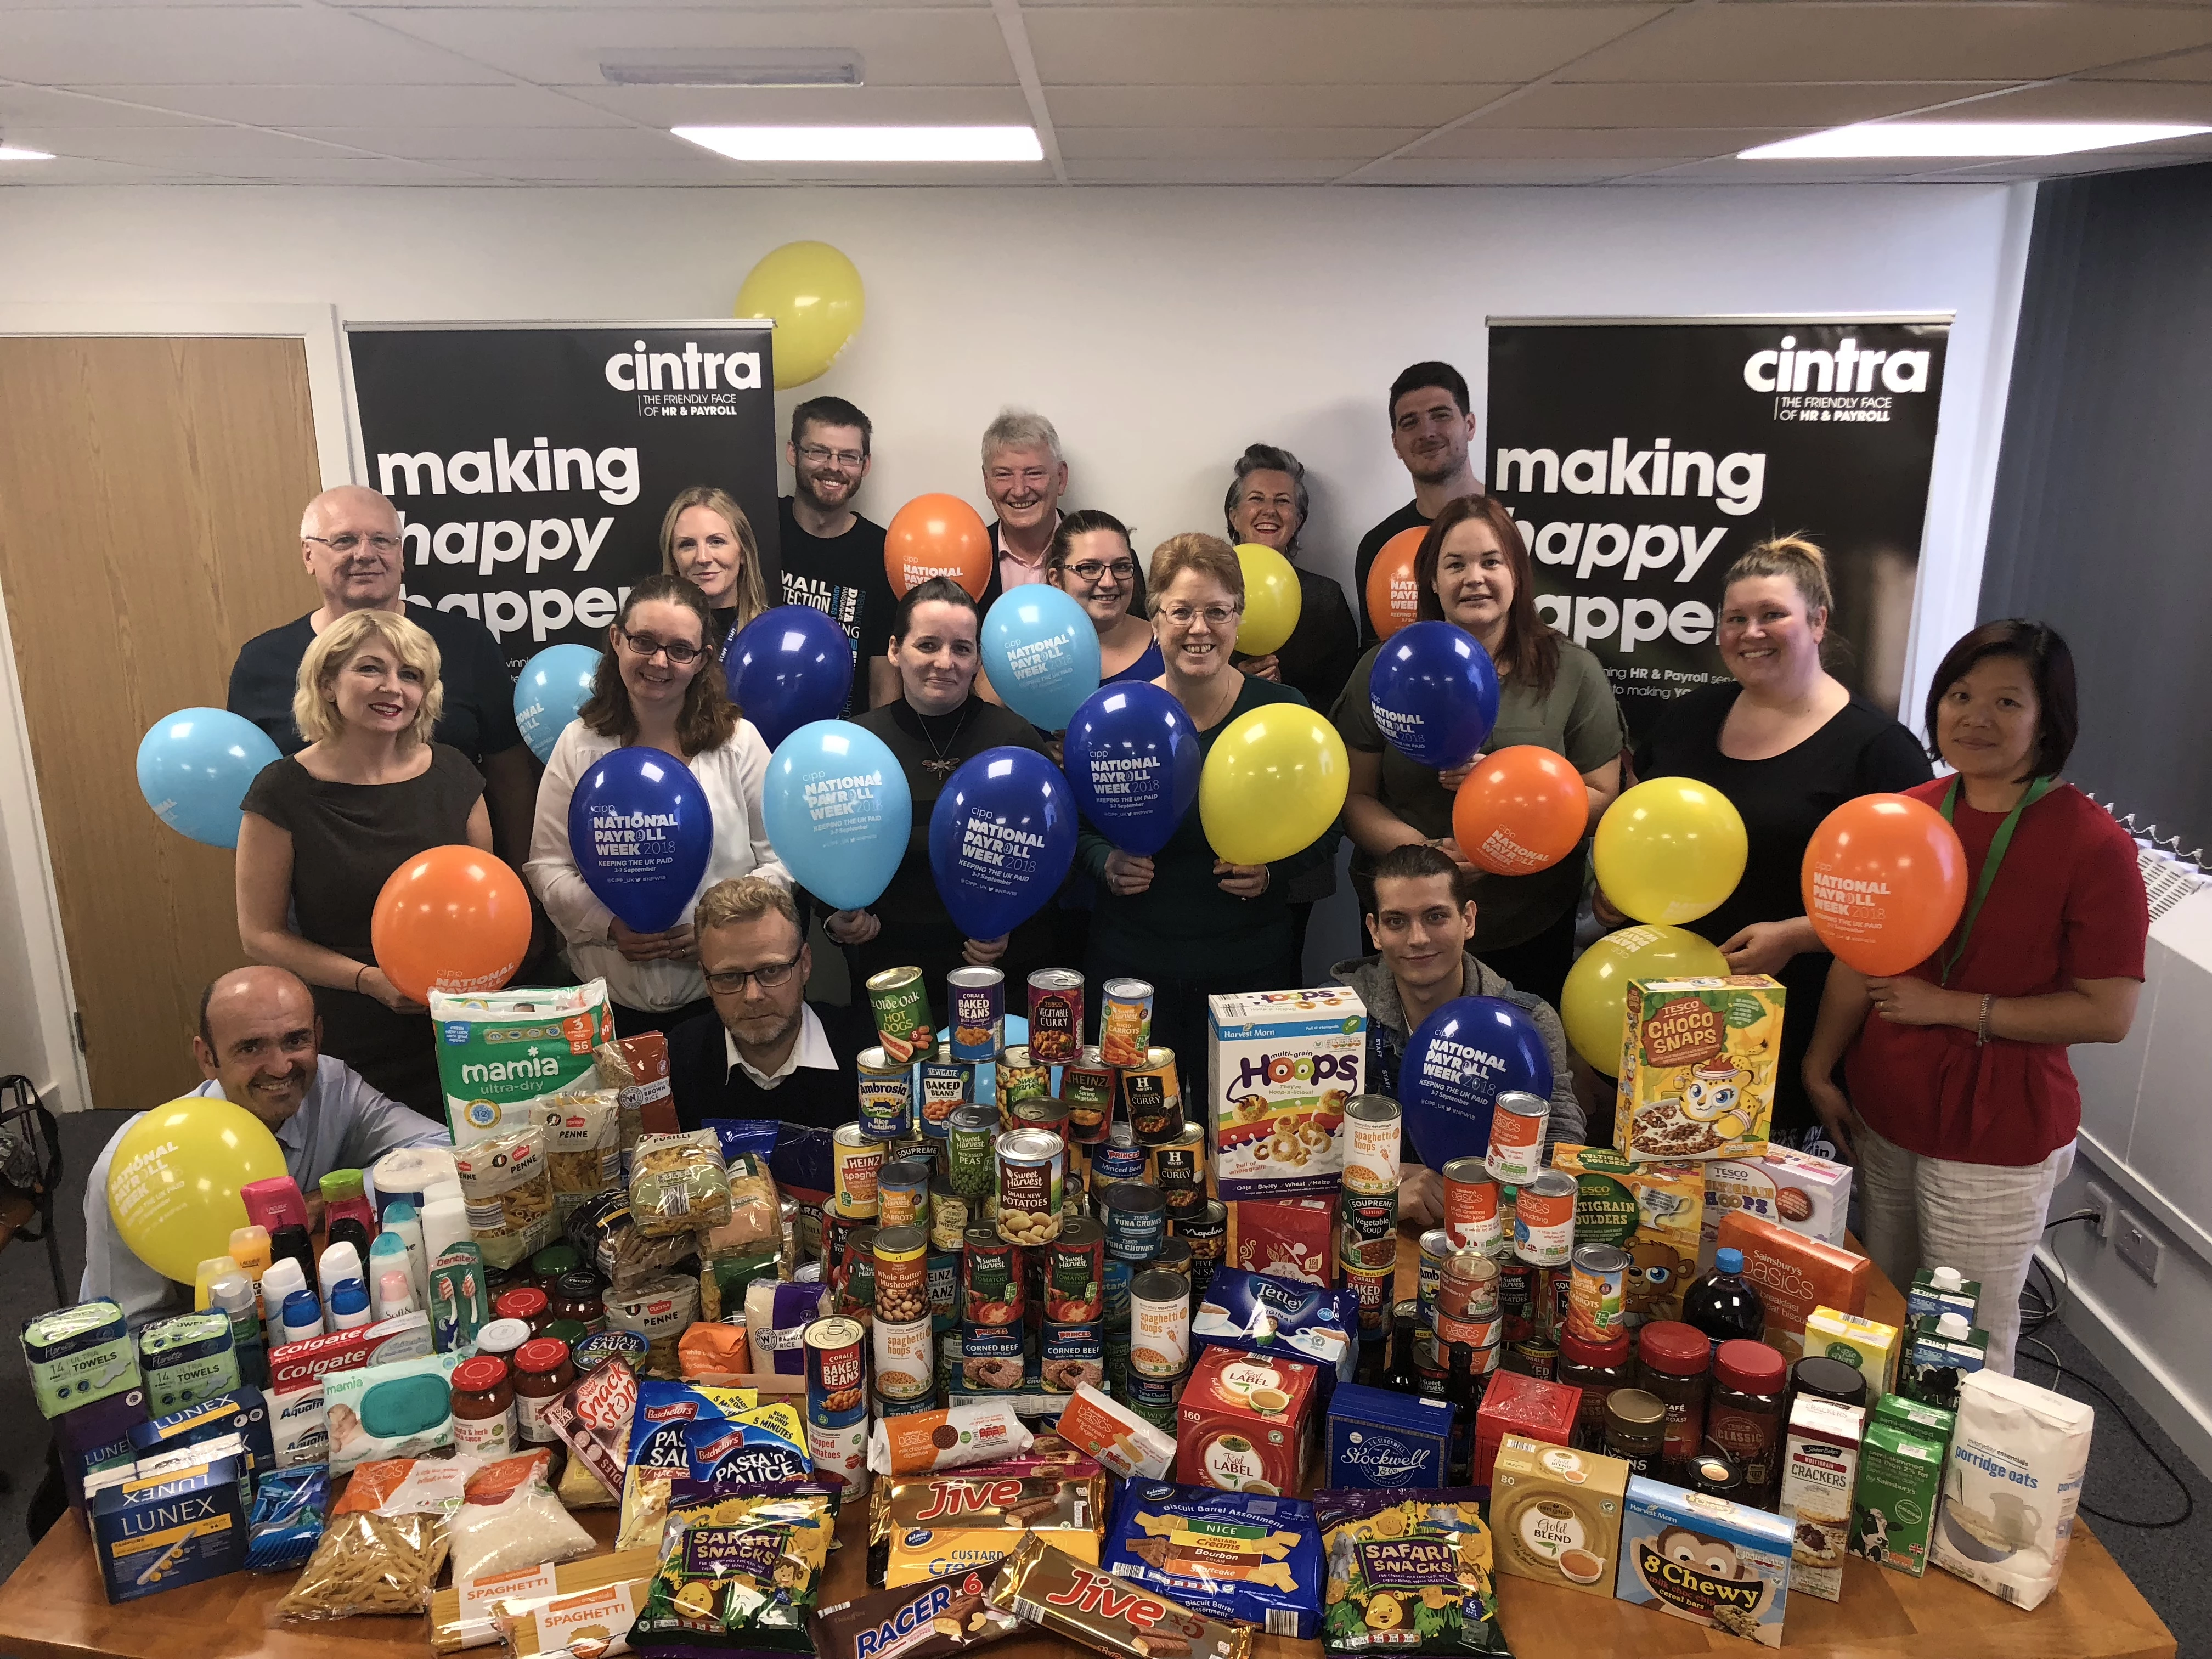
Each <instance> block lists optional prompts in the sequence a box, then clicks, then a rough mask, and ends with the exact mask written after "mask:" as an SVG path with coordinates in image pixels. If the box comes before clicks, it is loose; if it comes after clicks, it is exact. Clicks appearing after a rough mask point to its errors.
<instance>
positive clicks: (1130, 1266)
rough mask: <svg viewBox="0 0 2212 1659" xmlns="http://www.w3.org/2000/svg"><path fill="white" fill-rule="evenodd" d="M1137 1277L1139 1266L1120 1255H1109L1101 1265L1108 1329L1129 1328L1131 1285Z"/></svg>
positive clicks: (1124, 1329) (1122, 1329) (1100, 1271)
mask: <svg viewBox="0 0 2212 1659" xmlns="http://www.w3.org/2000/svg"><path fill="white" fill-rule="evenodd" d="M1136 1276H1137V1264H1136V1263H1135V1262H1133V1261H1123V1260H1122V1259H1121V1257H1120V1256H1118V1255H1109V1256H1108V1257H1106V1258H1105V1260H1104V1261H1103V1263H1102V1264H1101V1265H1100V1267H1099V1272H1098V1283H1099V1285H1100V1286H1101V1289H1102V1291H1103V1300H1104V1302H1105V1305H1106V1319H1105V1324H1106V1328H1107V1329H1108V1330H1109V1331H1126V1330H1127V1329H1128V1328H1129V1283H1130V1281H1131V1280H1132V1279H1135V1278H1136Z"/></svg>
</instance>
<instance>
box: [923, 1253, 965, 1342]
mask: <svg viewBox="0 0 2212 1659" xmlns="http://www.w3.org/2000/svg"><path fill="white" fill-rule="evenodd" d="M928 1282H929V1316H930V1318H931V1319H932V1320H933V1321H934V1322H936V1325H937V1328H938V1330H939V1333H940V1334H941V1333H943V1332H945V1331H946V1330H948V1329H950V1328H951V1327H953V1326H954V1325H957V1324H958V1323H959V1322H960V1253H959V1252H958V1251H957V1250H939V1249H931V1251H930V1253H929V1266H928Z"/></svg>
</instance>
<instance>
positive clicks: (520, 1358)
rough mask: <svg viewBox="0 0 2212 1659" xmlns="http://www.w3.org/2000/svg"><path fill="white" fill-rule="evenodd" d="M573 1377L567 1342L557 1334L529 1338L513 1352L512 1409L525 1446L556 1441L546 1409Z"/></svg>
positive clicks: (556, 1436)
mask: <svg viewBox="0 0 2212 1659" xmlns="http://www.w3.org/2000/svg"><path fill="white" fill-rule="evenodd" d="M575 1380H576V1367H575V1364H574V1362H573V1361H572V1360H570V1358H568V1344H567V1343H565V1342H563V1341H562V1340H561V1339H560V1338H559V1337H557V1336H540V1337H535V1338H532V1340H530V1341H527V1342H526V1343H524V1344H523V1345H522V1346H520V1347H519V1348H517V1349H516V1350H515V1351H514V1410H515V1416H516V1419H517V1421H518V1423H519V1425H520V1428H521V1431H522V1442H523V1443H524V1444H525V1445H527V1446H550V1445H553V1444H554V1443H556V1442H557V1441H558V1440H559V1438H560V1437H559V1436H558V1435H556V1433H554V1431H553V1425H552V1424H550V1422H548V1421H547V1420H546V1419H545V1408H546V1407H548V1406H550V1405H551V1404H552V1403H553V1402H554V1401H556V1400H558V1399H559V1398H560V1397H561V1396H562V1395H563V1394H565V1393H567V1392H568V1385H569V1384H570V1383H574V1381H575Z"/></svg>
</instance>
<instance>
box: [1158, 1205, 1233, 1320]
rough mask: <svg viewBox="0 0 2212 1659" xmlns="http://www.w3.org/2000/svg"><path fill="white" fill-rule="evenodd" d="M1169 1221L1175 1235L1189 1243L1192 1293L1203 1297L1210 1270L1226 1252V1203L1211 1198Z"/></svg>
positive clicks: (1209, 1277) (1227, 1236)
mask: <svg viewBox="0 0 2212 1659" xmlns="http://www.w3.org/2000/svg"><path fill="white" fill-rule="evenodd" d="M1170 1225H1172V1226H1173V1227H1174V1228H1175V1236H1176V1237H1177V1238H1180V1239H1181V1240H1182V1242H1183V1243H1186V1244H1188V1245H1189V1246H1190V1288H1191V1292H1192V1294H1193V1295H1194V1296H1204V1295H1205V1294H1206V1286H1208V1285H1211V1284H1212V1283H1213V1270H1214V1269H1215V1268H1216V1267H1219V1266H1220V1265H1221V1262H1222V1259H1223V1258H1224V1257H1225V1255H1228V1253H1229V1206H1227V1205H1226V1204H1224V1203H1223V1202H1222V1201H1221V1200H1219V1199H1218V1198H1210V1199H1208V1200H1206V1204H1205V1206H1204V1207H1203V1208H1201V1209H1197V1210H1194V1211H1192V1212H1190V1213H1189V1214H1188V1215H1179V1216H1176V1217H1175V1218H1173V1219H1172V1221H1171V1222H1170Z"/></svg>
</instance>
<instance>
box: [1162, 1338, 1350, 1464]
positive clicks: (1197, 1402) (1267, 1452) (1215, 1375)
mask: <svg viewBox="0 0 2212 1659" xmlns="http://www.w3.org/2000/svg"><path fill="white" fill-rule="evenodd" d="M1319 1380H1320V1372H1319V1370H1318V1369H1317V1368H1316V1367H1315V1366H1312V1365H1309V1364H1305V1363H1304V1361H1302V1360H1297V1359H1275V1358H1266V1359H1263V1358H1261V1357H1260V1356H1258V1355H1257V1354H1249V1353H1238V1352H1236V1351H1235V1350H1233V1349H1230V1348H1208V1349H1206V1352H1203V1353H1201V1354H1200V1355H1199V1357H1198V1363H1197V1364H1194V1365H1193V1366H1192V1367H1191V1370H1190V1381H1189V1382H1188V1383H1185V1384H1184V1385H1183V1390H1182V1402H1181V1403H1180V1404H1179V1405H1177V1406H1176V1441H1177V1443H1178V1449H1177V1451H1176V1480H1179V1481H1181V1482H1182V1484H1183V1485H1184V1486H1212V1487H1213V1488H1215V1489H1216V1490H1218V1491H1222V1492H1256V1493H1258V1494H1259V1495H1260V1496H1261V1497H1263V1498H1279V1497H1283V1496H1285V1495H1287V1496H1290V1497H1296V1496H1297V1494H1298V1493H1299V1492H1303V1491H1304V1490H1305V1477H1306V1458H1307V1453H1308V1449H1309V1448H1310V1444H1311V1442H1312V1434H1311V1418H1312V1412H1313V1406H1314V1394H1315V1388H1316V1383H1318V1382H1319Z"/></svg>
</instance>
